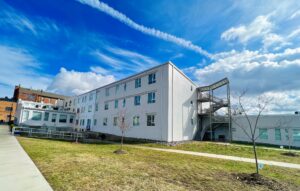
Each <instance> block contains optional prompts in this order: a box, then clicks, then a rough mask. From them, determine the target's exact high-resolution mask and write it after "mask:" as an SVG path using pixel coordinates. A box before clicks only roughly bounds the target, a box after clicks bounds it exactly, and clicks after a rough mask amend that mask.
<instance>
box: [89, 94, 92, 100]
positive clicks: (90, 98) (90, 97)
mask: <svg viewBox="0 0 300 191" xmlns="http://www.w3.org/2000/svg"><path fill="white" fill-rule="evenodd" d="M89 100H90V101H91V100H93V94H92V93H91V94H90V96H89Z"/></svg>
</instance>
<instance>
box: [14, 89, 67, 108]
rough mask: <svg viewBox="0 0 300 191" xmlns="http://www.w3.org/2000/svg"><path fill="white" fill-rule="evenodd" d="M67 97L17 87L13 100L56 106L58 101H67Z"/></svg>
mask: <svg viewBox="0 0 300 191" xmlns="http://www.w3.org/2000/svg"><path fill="white" fill-rule="evenodd" d="M66 98H68V97H67V96H63V95H59V94H54V93H49V92H44V91H43V90H32V89H29V88H23V87H21V86H16V87H15V91H14V96H13V100H14V101H16V102H17V101H18V100H19V99H22V100H24V101H33V102H43V103H49V104H56V103H57V101H58V100H62V101H63V100H65V99H66Z"/></svg>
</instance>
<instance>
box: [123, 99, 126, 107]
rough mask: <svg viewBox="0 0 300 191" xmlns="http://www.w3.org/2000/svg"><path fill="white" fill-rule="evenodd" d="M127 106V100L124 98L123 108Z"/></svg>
mask: <svg viewBox="0 0 300 191" xmlns="http://www.w3.org/2000/svg"><path fill="white" fill-rule="evenodd" d="M125 106H126V99H125V98H124V99H123V107H125Z"/></svg>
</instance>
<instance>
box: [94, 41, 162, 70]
mask: <svg viewBox="0 0 300 191" xmlns="http://www.w3.org/2000/svg"><path fill="white" fill-rule="evenodd" d="M104 52H105V53H104ZM91 55H93V56H94V57H95V58H96V59H98V60H99V61H100V62H101V63H102V64H104V65H107V66H108V67H111V72H119V71H124V70H126V71H130V72H140V71H143V70H146V69H148V68H150V67H153V66H156V65H159V64H160V63H159V62H158V61H156V60H155V59H153V58H151V57H149V56H145V55H143V54H140V53H137V52H134V51H130V50H125V49H121V48H117V47H113V46H105V47H104V50H93V51H92V52H91Z"/></svg>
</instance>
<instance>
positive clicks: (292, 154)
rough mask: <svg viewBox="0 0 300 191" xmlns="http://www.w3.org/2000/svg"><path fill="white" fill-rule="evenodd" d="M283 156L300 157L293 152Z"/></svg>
mask: <svg viewBox="0 0 300 191" xmlns="http://www.w3.org/2000/svg"><path fill="white" fill-rule="evenodd" d="M281 155H284V156H289V157H299V155H298V154H297V153H292V152H286V153H281Z"/></svg>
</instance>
